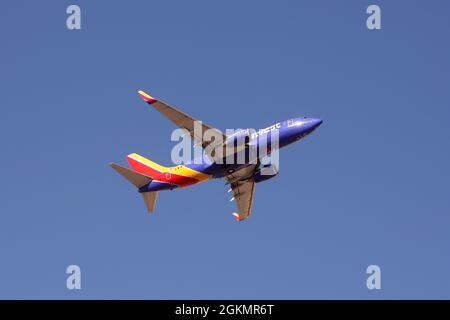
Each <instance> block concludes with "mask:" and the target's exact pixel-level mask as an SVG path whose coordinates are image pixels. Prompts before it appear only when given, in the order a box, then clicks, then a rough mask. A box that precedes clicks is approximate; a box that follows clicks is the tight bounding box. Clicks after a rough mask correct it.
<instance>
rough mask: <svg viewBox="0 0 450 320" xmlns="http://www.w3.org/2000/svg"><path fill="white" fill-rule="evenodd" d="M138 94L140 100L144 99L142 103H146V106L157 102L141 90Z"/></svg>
mask: <svg viewBox="0 0 450 320" xmlns="http://www.w3.org/2000/svg"><path fill="white" fill-rule="evenodd" d="M138 93H139V95H140V96H141V98H142V99H144V101H146V102H147V103H148V104H152V103H155V102H156V101H158V100H156V99H155V98H153V97H151V96H150V95H148V94H147V93H145V92H144V91H142V90H139V91H138Z"/></svg>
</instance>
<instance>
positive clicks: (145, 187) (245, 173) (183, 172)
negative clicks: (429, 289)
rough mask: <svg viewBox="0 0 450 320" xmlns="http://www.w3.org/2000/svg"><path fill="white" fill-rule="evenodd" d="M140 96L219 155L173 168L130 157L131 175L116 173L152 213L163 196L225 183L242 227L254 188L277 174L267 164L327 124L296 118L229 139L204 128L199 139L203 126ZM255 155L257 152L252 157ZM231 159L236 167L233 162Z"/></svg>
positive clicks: (115, 166) (204, 156)
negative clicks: (199, 185) (205, 183)
mask: <svg viewBox="0 0 450 320" xmlns="http://www.w3.org/2000/svg"><path fill="white" fill-rule="evenodd" d="M139 94H140V96H141V97H142V99H143V100H144V101H145V102H146V103H147V104H148V105H149V106H151V107H152V108H154V109H155V110H156V111H158V112H160V113H161V114H162V115H164V116H165V117H167V118H168V119H169V120H170V121H172V122H173V123H174V124H175V125H176V126H178V127H180V128H182V129H185V130H186V132H187V134H189V135H190V136H191V137H192V138H193V139H194V140H195V141H197V143H198V144H199V145H201V146H202V147H203V148H204V149H205V151H206V150H208V148H209V150H211V149H214V150H216V152H209V153H207V152H204V153H202V156H201V159H200V160H201V161H191V162H190V163H183V164H182V165H177V166H171V167H165V166H162V165H159V164H157V163H155V162H153V161H150V160H149V159H146V158H144V157H143V156H140V155H138V154H136V153H132V154H129V155H128V156H127V161H128V163H129V165H130V167H131V169H130V168H125V167H123V166H120V165H118V164H115V163H111V164H110V165H111V167H112V168H113V169H114V170H116V171H117V172H118V173H120V174H121V175H122V176H123V177H125V179H127V180H128V181H129V182H131V183H132V184H133V185H134V186H135V187H136V188H137V189H138V192H139V193H141V194H142V196H143V198H144V202H145V205H146V207H147V211H148V212H149V213H151V212H153V210H154V208H155V202H156V197H157V194H158V192H159V191H162V190H173V189H177V188H182V187H187V186H190V185H194V184H197V183H200V182H203V181H206V180H209V179H213V178H223V179H225V181H226V183H227V184H228V185H229V186H230V189H229V190H228V191H229V192H231V193H232V194H233V197H232V200H234V201H235V202H236V204H237V210H236V212H234V213H233V216H234V217H235V219H236V220H237V221H242V220H245V219H247V218H248V217H249V216H250V213H251V209H252V203H253V195H254V192H255V184H256V183H259V182H262V181H265V180H268V179H270V178H273V177H274V176H276V175H277V174H278V167H277V165H276V164H274V163H265V161H264V160H265V159H267V157H270V156H271V154H272V153H273V151H274V149H275V148H277V150H278V149H279V148H282V147H285V146H287V145H289V144H291V143H293V142H296V141H298V140H300V139H302V138H304V137H305V136H307V135H309V134H310V133H311V132H313V131H314V130H315V129H317V128H318V127H319V126H320V125H321V124H322V120H320V119H317V118H308V117H302V118H294V119H289V120H286V121H283V122H278V123H275V124H274V125H272V126H269V127H267V128H264V129H261V130H259V131H254V130H253V131H252V130H250V129H245V130H238V131H237V132H235V133H234V134H232V135H228V136H227V135H225V134H223V133H222V132H221V131H220V130H218V129H215V128H212V127H210V126H208V125H206V124H204V123H201V126H200V128H201V132H200V133H199V131H198V125H196V123H197V124H198V123H200V122H198V120H196V119H194V118H193V117H191V116H189V115H187V114H185V113H183V112H181V111H179V110H177V109H176V108H174V107H171V106H169V105H168V104H166V103H164V102H162V101H160V100H157V99H155V98H153V97H151V96H149V95H148V94H147V93H145V92H143V91H139ZM207 130H209V132H210V133H211V132H212V134H213V135H214V136H215V137H216V139H210V140H211V141H205V140H206V139H204V136H203V135H202V133H203V132H206V131H207ZM217 137H219V138H221V139H217ZM275 137H276V139H277V140H276V144H275V140H274V138H275ZM238 141H243V143H242V148H239V144H238V143H237V142H238ZM230 146H231V150H232V152H231V155H230V152H226V151H224V150H229V149H230ZM251 150H257V151H256V152H251ZM222 151H223V152H222ZM238 154H240V155H242V154H243V157H241V158H240V159H241V160H242V159H243V161H236V158H237V155H238ZM230 158H231V160H234V161H230ZM197 160H198V159H197Z"/></svg>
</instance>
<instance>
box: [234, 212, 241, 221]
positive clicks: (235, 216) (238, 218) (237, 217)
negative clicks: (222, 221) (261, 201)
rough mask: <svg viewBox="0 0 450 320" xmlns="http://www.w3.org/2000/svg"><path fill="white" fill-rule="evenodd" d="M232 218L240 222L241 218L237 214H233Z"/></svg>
mask: <svg viewBox="0 0 450 320" xmlns="http://www.w3.org/2000/svg"><path fill="white" fill-rule="evenodd" d="M233 216H234V218H235V219H236V221H241V217H240V216H239V213H236V212H233Z"/></svg>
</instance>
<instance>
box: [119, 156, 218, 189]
mask: <svg viewBox="0 0 450 320" xmlns="http://www.w3.org/2000/svg"><path fill="white" fill-rule="evenodd" d="M127 160H128V163H129V164H130V167H131V168H132V169H133V170H134V171H136V172H139V173H141V174H143V175H145V176H147V177H150V178H152V179H154V180H158V181H161V182H168V183H172V184H175V185H177V186H179V187H185V186H188V185H191V184H195V183H198V182H201V181H205V180H208V179H209V175H207V174H204V173H202V172H199V171H196V170H193V169H191V168H188V167H186V166H175V167H164V166H161V165H159V164H157V163H156V162H153V161H151V160H149V159H146V158H144V157H142V156H140V155H138V154H136V153H132V154H129V155H128V156H127Z"/></svg>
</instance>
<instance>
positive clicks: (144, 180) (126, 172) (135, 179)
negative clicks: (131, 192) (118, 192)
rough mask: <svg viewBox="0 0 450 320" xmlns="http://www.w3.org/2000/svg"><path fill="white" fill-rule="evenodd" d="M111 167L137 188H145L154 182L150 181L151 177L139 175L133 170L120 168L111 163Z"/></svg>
mask: <svg viewBox="0 0 450 320" xmlns="http://www.w3.org/2000/svg"><path fill="white" fill-rule="evenodd" d="M109 165H110V166H111V167H112V168H113V169H114V170H116V171H117V172H118V173H120V174H121V175H122V176H123V177H124V178H125V179H127V180H128V181H130V182H131V183H132V184H134V185H135V186H136V188H140V187H143V186H145V185H146V184H148V183H149V182H151V181H152V179H150V178H149V177H147V176H144V175H143V174H140V173H137V172H135V171H133V170H131V169H128V168H125V167H122V166H119V165H118V164H116V163H110V164H109Z"/></svg>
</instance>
